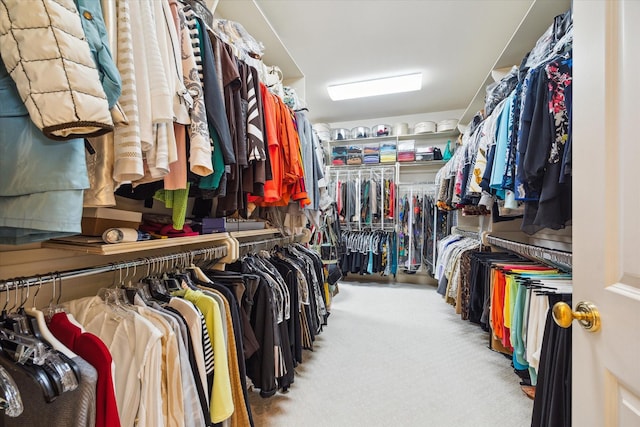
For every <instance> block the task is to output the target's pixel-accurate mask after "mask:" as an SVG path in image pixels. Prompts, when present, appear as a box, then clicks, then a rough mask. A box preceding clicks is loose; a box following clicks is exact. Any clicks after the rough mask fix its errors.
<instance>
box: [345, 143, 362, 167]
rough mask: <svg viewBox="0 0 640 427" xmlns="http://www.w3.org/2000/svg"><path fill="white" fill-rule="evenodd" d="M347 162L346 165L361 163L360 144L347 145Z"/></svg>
mask: <svg viewBox="0 0 640 427" xmlns="http://www.w3.org/2000/svg"><path fill="white" fill-rule="evenodd" d="M347 164H348V165H361V164H362V147H361V146H360V145H350V146H349V150H347Z"/></svg>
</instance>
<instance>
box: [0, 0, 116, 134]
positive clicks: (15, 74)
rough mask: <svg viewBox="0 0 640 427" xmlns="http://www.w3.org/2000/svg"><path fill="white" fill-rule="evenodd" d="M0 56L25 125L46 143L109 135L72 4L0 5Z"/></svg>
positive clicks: (103, 100)
mask: <svg viewBox="0 0 640 427" xmlns="http://www.w3.org/2000/svg"><path fill="white" fill-rule="evenodd" d="M0 55H2V59H3V61H4V63H5V65H6V67H7V70H8V71H9V74H10V75H11V78H13V80H14V81H15V82H16V85H17V87H18V92H19V93H20V97H21V98H22V101H23V102H24V104H25V106H26V107H27V110H28V111H29V116H30V117H31V120H32V121H33V123H34V124H35V125H36V126H37V127H38V128H39V129H40V130H42V132H43V133H44V134H45V135H46V136H48V137H49V138H51V139H57V140H66V139H71V138H77V137H89V136H98V135H102V134H105V133H107V132H110V131H112V130H113V122H112V119H111V114H110V113H109V105H108V101H107V97H106V95H105V93H104V90H103V89H102V85H101V83H100V77H99V75H98V71H97V70H96V67H95V63H94V60H93V57H92V55H91V51H90V49H89V44H88V43H87V40H86V39H85V35H84V32H83V30H82V24H81V22H80V15H79V14H78V9H77V8H76V5H75V3H74V2H73V0H29V1H25V0H0Z"/></svg>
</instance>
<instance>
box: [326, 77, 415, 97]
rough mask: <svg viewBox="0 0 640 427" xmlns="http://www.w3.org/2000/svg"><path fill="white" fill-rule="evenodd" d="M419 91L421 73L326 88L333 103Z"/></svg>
mask: <svg viewBox="0 0 640 427" xmlns="http://www.w3.org/2000/svg"><path fill="white" fill-rule="evenodd" d="M420 89H422V73H413V74H405V75H402V76H393V77H385V78H382V79H374V80H364V81H360V82H354V83H345V84H340V85H333V86H329V87H327V90H328V91H329V96H330V97H331V99H332V100H333V101H341V100H343V99H353V98H365V97H368V96H378V95H388V94H391V93H401V92H412V91H414V90H420Z"/></svg>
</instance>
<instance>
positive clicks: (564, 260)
mask: <svg viewBox="0 0 640 427" xmlns="http://www.w3.org/2000/svg"><path fill="white" fill-rule="evenodd" d="M487 243H488V244H490V245H493V246H499V247H501V248H504V249H508V250H510V251H512V252H516V253H518V254H520V255H524V256H527V257H533V258H535V259H538V260H540V261H552V262H555V263H560V264H563V265H565V266H567V267H571V265H572V260H573V255H572V254H571V252H563V251H558V250H555V249H547V248H543V247H540V246H534V245H528V244H526V243H520V242H514V241H512V240H507V239H503V238H500V237H495V236H490V235H489V236H487Z"/></svg>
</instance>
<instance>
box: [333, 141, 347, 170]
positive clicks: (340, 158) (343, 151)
mask: <svg viewBox="0 0 640 427" xmlns="http://www.w3.org/2000/svg"><path fill="white" fill-rule="evenodd" d="M331 164H332V165H333V166H344V165H346V164H347V147H345V146H342V145H340V146H335V147H333V150H331Z"/></svg>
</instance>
